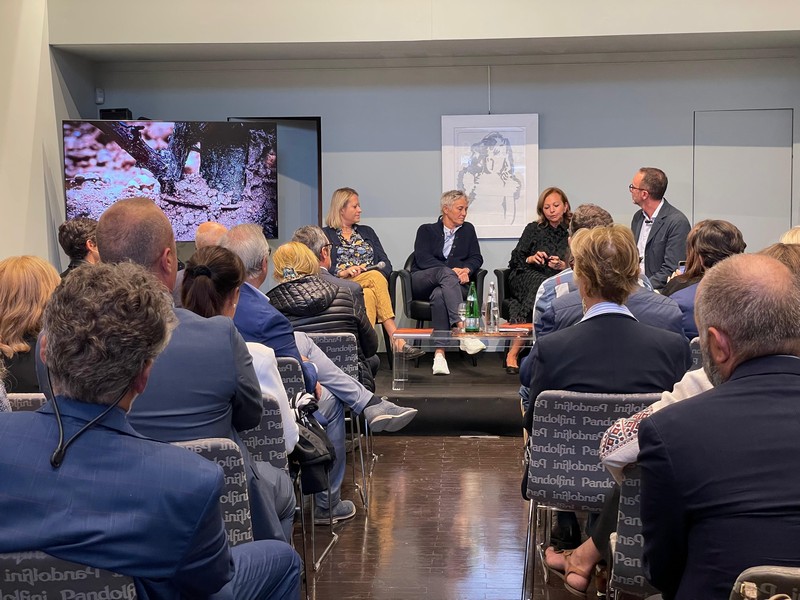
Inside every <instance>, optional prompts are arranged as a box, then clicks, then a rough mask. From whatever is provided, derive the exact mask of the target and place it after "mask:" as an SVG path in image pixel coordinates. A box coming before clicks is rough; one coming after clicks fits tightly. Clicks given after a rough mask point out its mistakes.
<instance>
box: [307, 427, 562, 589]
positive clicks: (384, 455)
mask: <svg viewBox="0 0 800 600" xmlns="http://www.w3.org/2000/svg"><path fill="white" fill-rule="evenodd" d="M521 448H522V443H521V439H520V438H516V437H499V438H491V437H478V438H461V437H458V436H413V437H411V436H396V435H395V436H376V442H375V450H376V452H377V453H378V454H379V460H378V462H377V463H376V465H375V469H374V472H373V477H372V480H371V485H370V491H371V498H370V507H369V513H367V512H365V511H364V509H363V507H362V506H361V503H360V502H359V501H357V499H356V495H355V493H354V492H353V488H352V482H351V478H350V473H349V472H348V477H347V479H346V482H345V486H343V490H342V492H343V493H342V497H343V498H350V499H353V500H354V501H356V506H357V507H358V509H359V512H358V514H357V516H356V517H355V518H354V519H352V520H351V521H349V522H347V523H345V524H342V525H340V526H339V527H337V531H338V532H339V534H340V539H339V543H338V544H337V545H336V546H335V548H334V550H333V551H332V554H331V555H330V556H328V558H327V559H326V560H325V562H324V563H323V564H322V566H321V568H320V570H319V571H318V572H316V573H312V578H311V580H310V581H309V585H308V592H309V597H310V598H312V599H315V600H334V599H336V600H346V599H359V600H361V599H374V600H389V599H391V600H404V599H416V598H427V599H435V600H438V599H441V600H450V599H453V600H456V599H458V600H484V599H485V600H488V599H494V600H510V599H516V598H520V594H521V585H522V572H523V556H524V552H525V531H526V525H527V515H528V512H527V511H528V504H527V502H525V501H524V500H523V499H522V497H521V496H520V492H519V488H520V473H521V459H522V449H521ZM317 531H318V532H319V531H320V528H318V529H317ZM322 531H324V528H323V529H322ZM323 539H325V538H322V537H321V538H318V543H319V542H320V541H322V540H323ZM296 543H297V547H298V549H299V548H300V538H299V537H298V538H297V539H296ZM540 575H541V574H540V573H537V574H536V581H535V588H534V596H533V598H535V599H536V600H540V599H542V598H551V599H553V600H566V599H567V598H574V596H570V595H569V594H568V593H567V592H566V591H565V590H564V588H563V587H558V586H557V585H556V584H555V583H552V582H551V583H550V584H549V585H548V586H545V585H544V584H543V583H542V582H541V578H540ZM559 583H560V581H559Z"/></svg>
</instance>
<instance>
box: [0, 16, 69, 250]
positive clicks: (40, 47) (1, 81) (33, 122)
mask: <svg viewBox="0 0 800 600" xmlns="http://www.w3.org/2000/svg"><path fill="white" fill-rule="evenodd" d="M0 27H1V28H2V30H0V88H1V89H2V92H0V181H2V187H1V188H0V189H2V191H0V257H5V256H9V255H14V254H35V255H38V256H42V257H48V258H50V259H52V260H54V261H57V260H58V250H57V248H58V246H57V242H56V240H55V236H54V230H53V229H52V227H51V222H52V221H60V220H61V219H62V218H63V192H62V184H61V179H60V173H61V171H62V169H61V156H60V142H59V139H60V137H59V135H58V125H57V123H58V122H59V121H60V119H61V118H67V115H68V114H74V113H75V112H76V108H75V105H74V103H72V102H71V99H70V97H69V96H68V95H66V94H65V92H64V90H63V89H62V87H61V86H60V85H59V84H58V83H57V77H56V73H57V70H56V69H55V68H54V66H53V65H52V63H51V58H50V52H49V49H48V47H47V40H48V31H47V15H46V2H45V0H7V1H5V2H1V3H0ZM54 81H55V82H56V83H55V85H54Z"/></svg>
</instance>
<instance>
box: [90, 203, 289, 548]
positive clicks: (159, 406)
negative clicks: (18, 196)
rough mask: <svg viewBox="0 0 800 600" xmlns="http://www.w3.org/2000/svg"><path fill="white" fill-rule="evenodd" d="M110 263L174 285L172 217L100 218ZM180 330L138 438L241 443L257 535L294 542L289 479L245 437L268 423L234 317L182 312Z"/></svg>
mask: <svg viewBox="0 0 800 600" xmlns="http://www.w3.org/2000/svg"><path fill="white" fill-rule="evenodd" d="M97 246H98V249H99V250H100V258H101V260H102V261H103V262H108V263H118V262H126V261H130V262H133V263H136V264H140V265H142V266H143V267H145V268H148V269H150V271H151V272H152V273H153V274H154V275H155V276H156V277H157V278H158V280H159V281H161V283H162V285H163V286H164V289H165V291H168V290H172V289H173V287H174V285H175V273H176V268H177V263H176V260H175V259H176V255H175V237H174V235H173V233H172V227H171V226H170V223H169V221H168V220H167V217H166V215H164V213H163V212H162V211H161V209H160V208H158V207H157V206H156V205H155V204H154V203H153V202H152V201H150V200H147V199H144V198H132V199H127V200H119V201H117V202H116V203H114V204H112V205H111V206H110V207H109V208H108V209H107V210H106V211H105V212H104V213H103V215H102V216H101V217H100V221H99V223H98V225H97ZM175 316H176V317H177V318H178V327H177V328H176V330H175V332H174V333H173V335H172V339H171V340H170V343H169V345H168V346H167V347H166V348H165V349H164V351H163V352H162V353H161V356H159V358H158V361H156V363H155V365H154V366H153V371H152V373H151V375H150V384H149V386H148V388H147V390H146V391H145V392H143V393H142V394H141V396H140V397H139V399H138V401H137V403H136V406H135V407H134V408H133V410H132V411H131V413H130V422H131V425H132V426H133V427H134V429H136V430H137V431H138V432H139V433H141V434H143V435H147V436H149V437H152V438H155V439H157V440H161V441H165V442H179V441H188V440H194V439H199V438H209V437H224V438H229V439H231V440H233V441H235V442H236V443H237V444H238V445H239V447H240V449H241V451H242V457H243V458H244V462H245V466H246V469H247V483H248V491H249V492H250V509H251V514H252V520H253V535H254V536H255V538H256V539H277V540H283V541H289V537H290V534H291V525H292V519H293V514H294V493H293V489H292V482H291V480H290V478H289V477H288V476H287V475H286V473H284V472H283V471H282V470H281V469H276V468H275V467H273V466H272V465H269V464H267V463H256V462H255V461H253V460H252V458H251V457H250V452H249V451H248V450H247V447H246V446H245V445H244V443H243V442H242V441H241V439H240V438H239V435H238V432H240V431H246V430H248V429H253V428H254V427H256V426H257V425H258V424H259V423H260V422H261V415H262V414H263V412H264V406H263V404H262V402H261V387H260V385H259V383H258V378H257V377H256V373H255V370H254V369H253V359H252V357H251V356H250V352H249V351H248V350H247V346H246V345H245V343H244V340H243V339H242V337H241V335H239V333H238V332H237V331H236V327H234V325H233V322H232V321H231V320H230V319H229V318H227V317H214V318H212V319H205V318H203V317H200V316H198V315H196V314H194V313H193V312H191V311H188V310H185V309H182V308H176V309H175Z"/></svg>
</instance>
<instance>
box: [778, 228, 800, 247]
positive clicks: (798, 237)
mask: <svg viewBox="0 0 800 600" xmlns="http://www.w3.org/2000/svg"><path fill="white" fill-rule="evenodd" d="M781 244H800V225H798V226H796V227H792V228H791V229H790V230H789V231H787V232H786V233H784V234H783V235H782V236H781Z"/></svg>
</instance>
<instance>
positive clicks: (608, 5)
mask: <svg viewBox="0 0 800 600" xmlns="http://www.w3.org/2000/svg"><path fill="white" fill-rule="evenodd" d="M49 6H50V27H51V43H53V44H143V43H144V44H147V43H150V44H191V43H209V44H215V43H221V44H222V43H232V44H241V43H275V42H289V43H291V42H301V43H302V42H351V41H376V40H377V41H381V40H385V41H405V40H465V39H476V40H485V39H512V38H557V37H590V36H607V35H649V34H681V33H709V32H738V31H746V32H759V31H778V32H780V31H791V30H797V29H800V3H798V2H796V0H769V2H765V3H760V2H753V1H752V0H704V1H703V2H696V1H692V0H671V1H670V2H641V1H639V0H607V1H605V2H597V1H596V0H571V1H570V2H555V3H554V2H550V1H548V0H492V1H491V2H487V1H486V0H380V1H375V0H336V1H333V2H324V1H320V0H294V1H293V2H284V3H282V2H264V1H263V0H237V1H236V2H218V1H217V0H169V1H167V2H165V1H164V0H139V2H137V3H136V4H135V5H132V4H131V3H129V2H120V1H119V0H81V2H80V10H76V4H75V3H74V2H68V1H67V0H50V2H49ZM122 15H126V16H125V17H122ZM127 15H132V16H133V15H135V16H136V17H143V16H145V15H155V16H157V17H155V18H147V19H146V25H144V24H143V23H136V24H132V23H131V22H130V21H129V19H128V17H127Z"/></svg>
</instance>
